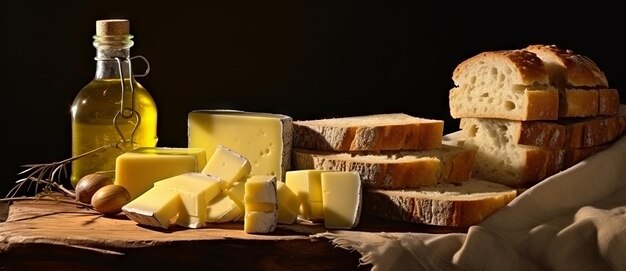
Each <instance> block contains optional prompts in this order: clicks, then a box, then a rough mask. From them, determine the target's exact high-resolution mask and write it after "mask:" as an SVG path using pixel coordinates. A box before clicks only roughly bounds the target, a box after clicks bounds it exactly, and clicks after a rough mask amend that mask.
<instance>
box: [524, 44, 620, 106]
mask: <svg viewBox="0 0 626 271" xmlns="http://www.w3.org/2000/svg"><path fill="white" fill-rule="evenodd" d="M525 50H527V51H530V52H533V53H535V54H536V55H537V57H539V58H540V59H541V60H542V61H543V62H544V64H545V67H546V69H547V71H548V73H549V74H550V76H549V77H550V84H551V85H553V86H555V87H556V88H557V89H558V91H559V99H560V102H559V117H587V116H596V115H602V114H604V115H607V114H617V111H618V109H619V94H618V92H617V90H615V89H608V87H609V84H608V81H607V79H606V76H605V74H604V72H602V70H600V68H599V67H598V66H597V65H596V63H594V62H593V61H592V60H591V59H589V58H588V57H586V56H583V55H580V54H577V53H574V52H573V51H572V50H565V49H562V48H559V47H557V46H556V45H541V44H539V45H530V46H528V47H526V48H525Z"/></svg>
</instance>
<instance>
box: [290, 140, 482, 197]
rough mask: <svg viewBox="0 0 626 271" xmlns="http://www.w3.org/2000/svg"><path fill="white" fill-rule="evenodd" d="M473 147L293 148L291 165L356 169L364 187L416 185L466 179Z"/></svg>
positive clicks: (416, 186) (412, 186) (390, 187)
mask: <svg viewBox="0 0 626 271" xmlns="http://www.w3.org/2000/svg"><path fill="white" fill-rule="evenodd" d="M474 156H475V150H473V149H466V148H461V147H454V146H447V145H442V146H441V147H440V148H439V149H436V150H432V151H402V152H398V151H391V152H381V153H377V154H367V153H361V154H355V153H335V152H321V151H310V150H304V149H294V150H293V155H292V159H293V165H294V167H295V169H319V170H339V171H356V172H358V173H359V175H360V177H361V180H362V181H363V184H364V187H366V188H381V189H401V188H419V187H423V186H432V185H436V184H437V183H461V182H464V181H467V180H469V179H470V176H471V172H472V167H473V164H474Z"/></svg>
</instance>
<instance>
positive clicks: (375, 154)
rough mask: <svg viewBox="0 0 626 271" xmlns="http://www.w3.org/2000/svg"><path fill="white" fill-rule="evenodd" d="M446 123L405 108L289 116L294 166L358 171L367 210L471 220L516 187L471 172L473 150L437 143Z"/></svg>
mask: <svg viewBox="0 0 626 271" xmlns="http://www.w3.org/2000/svg"><path fill="white" fill-rule="evenodd" d="M443 124H444V123H443V121H442V120H433V119H425V118H419V117H415V116H411V115H407V114H403V113H388V114H377V115H366V116H354V117H343V118H332V119H318V120H300V121H294V123H293V132H294V134H293V147H294V148H293V152H292V167H293V168H294V169H318V170H334V171H353V172H357V173H358V174H359V175H360V177H361V180H362V182H363V187H364V188H363V189H364V191H363V202H362V208H363V212H364V213H365V214H368V215H372V216H378V217H383V218H389V219H396V220H404V221H409V222H415V223H422V224H429V225H437V226H447V227H467V226H471V225H474V224H477V223H479V222H480V221H482V220H483V219H484V218H486V217H487V216H489V215H490V214H491V213H493V212H495V211H496V210H497V209H499V208H501V207H503V206H504V205H506V204H507V203H508V202H510V201H511V200H512V199H513V198H515V196H516V191H515V190H514V189H511V188H509V187H507V186H505V185H501V184H496V183H492V182H486V181H481V180H476V179H472V178H471V173H472V169H473V166H474V162H475V157H476V150H475V149H473V148H465V147H462V146H461V147H459V146H453V145H447V144H442V139H443Z"/></svg>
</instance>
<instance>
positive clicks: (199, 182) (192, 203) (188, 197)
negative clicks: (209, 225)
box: [154, 173, 221, 228]
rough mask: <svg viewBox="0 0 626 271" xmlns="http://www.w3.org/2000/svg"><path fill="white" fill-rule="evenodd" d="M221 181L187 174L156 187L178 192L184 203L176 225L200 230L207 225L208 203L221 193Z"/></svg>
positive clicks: (210, 177) (200, 175) (197, 174)
mask: <svg viewBox="0 0 626 271" xmlns="http://www.w3.org/2000/svg"><path fill="white" fill-rule="evenodd" d="M219 183H220V180H219V178H217V177H215V176H209V175H205V174H202V173H185V174H181V175H177V176H174V177H170V178H167V179H164V180H161V181H158V182H155V183H154V186H155V187H160V188H167V189H171V190H174V191H177V192H178V193H179V195H180V199H181V200H182V203H183V210H184V212H183V211H181V212H180V213H179V214H178V219H177V220H176V224H178V225H181V226H185V227H189V228H199V227H202V226H203V225H204V224H205V223H206V215H207V211H206V209H207V206H208V203H209V202H210V201H211V200H212V199H213V198H215V196H217V195H218V194H219V193H220V192H221V188H220V184H219Z"/></svg>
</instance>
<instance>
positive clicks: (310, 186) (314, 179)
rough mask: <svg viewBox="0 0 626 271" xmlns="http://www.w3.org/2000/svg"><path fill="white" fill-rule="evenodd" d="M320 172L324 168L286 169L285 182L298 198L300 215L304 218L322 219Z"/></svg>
mask: <svg viewBox="0 0 626 271" xmlns="http://www.w3.org/2000/svg"><path fill="white" fill-rule="evenodd" d="M322 172H327V171H324V170H312V169H304V170H291V171H287V174H286V178H285V184H286V185H287V187H289V189H291V191H293V193H295V194H296V195H297V196H298V198H299V199H300V203H301V206H300V215H301V216H302V218H304V219H309V220H319V219H323V218H324V216H323V212H324V211H323V207H322V204H323V198H322V181H321V174H322Z"/></svg>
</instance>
